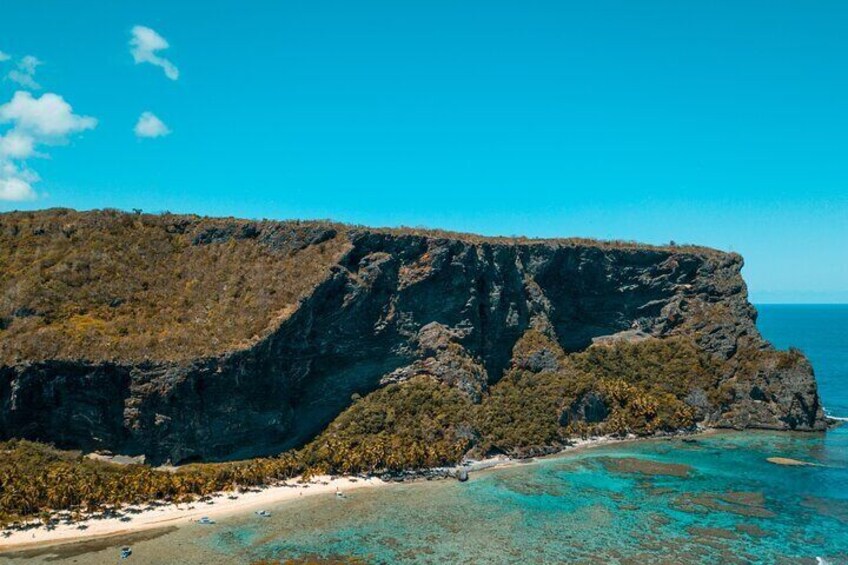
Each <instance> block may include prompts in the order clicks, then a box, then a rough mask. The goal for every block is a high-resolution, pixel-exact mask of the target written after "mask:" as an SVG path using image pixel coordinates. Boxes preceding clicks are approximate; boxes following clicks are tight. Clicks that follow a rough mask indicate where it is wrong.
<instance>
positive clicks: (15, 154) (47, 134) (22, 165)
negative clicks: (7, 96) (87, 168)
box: [0, 91, 97, 201]
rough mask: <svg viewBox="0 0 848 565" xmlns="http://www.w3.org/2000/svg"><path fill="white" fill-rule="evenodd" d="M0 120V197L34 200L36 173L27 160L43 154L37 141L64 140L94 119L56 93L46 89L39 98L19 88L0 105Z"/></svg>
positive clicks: (92, 123)
mask: <svg viewBox="0 0 848 565" xmlns="http://www.w3.org/2000/svg"><path fill="white" fill-rule="evenodd" d="M0 124H8V126H9V127H8V128H7V129H6V131H5V132H2V133H0V200H15V201H21V200H33V199H35V198H36V197H37V194H36V192H35V189H34V188H33V185H34V184H35V183H36V182H38V181H39V180H40V179H39V176H38V174H37V173H36V172H35V171H33V170H31V169H29V168H28V167H27V165H26V160H27V159H30V158H33V157H45V156H46V155H44V154H42V153H39V152H38V151H37V147H38V146H39V145H45V146H51V145H61V144H64V143H67V141H68V137H69V136H71V135H72V134H75V133H79V132H82V131H85V130H89V129H93V128H94V127H96V126H97V120H96V119H95V118H92V117H90V116H81V115H78V114H75V113H74V109H73V108H72V107H71V105H70V104H68V103H67V102H66V101H65V99H64V98H62V97H61V96H59V95H58V94H54V93H52V92H48V93H45V94H43V95H42V96H41V97H40V98H35V97H33V95H32V94H30V93H29V92H24V91H18V92H16V93H15V94H14V96H13V97H12V99H11V100H10V101H9V102H7V103H5V104H3V105H2V106H0Z"/></svg>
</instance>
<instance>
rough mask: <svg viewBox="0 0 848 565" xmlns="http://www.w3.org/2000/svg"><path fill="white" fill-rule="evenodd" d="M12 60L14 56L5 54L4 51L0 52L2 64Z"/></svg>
mask: <svg viewBox="0 0 848 565" xmlns="http://www.w3.org/2000/svg"><path fill="white" fill-rule="evenodd" d="M11 58H12V56H11V55H9V54H8V53H3V52H2V51H0V63H2V62H4V61H8V60H9V59H11Z"/></svg>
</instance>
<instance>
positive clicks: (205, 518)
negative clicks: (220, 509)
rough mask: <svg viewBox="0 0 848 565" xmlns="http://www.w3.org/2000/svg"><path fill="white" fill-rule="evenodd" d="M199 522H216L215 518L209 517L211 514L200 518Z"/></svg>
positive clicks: (205, 523)
mask: <svg viewBox="0 0 848 565" xmlns="http://www.w3.org/2000/svg"><path fill="white" fill-rule="evenodd" d="M197 523H198V524H203V525H204V526H206V525H210V524H214V523H215V520H212V519H211V518H209V516H204V517H202V518H201V519H200V520H198V521H197Z"/></svg>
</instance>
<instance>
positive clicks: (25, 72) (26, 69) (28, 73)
mask: <svg viewBox="0 0 848 565" xmlns="http://www.w3.org/2000/svg"><path fill="white" fill-rule="evenodd" d="M6 57H8V55H6ZM39 65H41V61H39V60H38V59H37V58H36V57H33V56H32V55H27V56H25V57H24V58H23V59H21V60H20V61H18V66H17V68H16V69H13V70H11V71H9V74H7V75H6V78H8V79H9V80H11V81H13V82H16V83H18V84H19V85H21V86H23V87H24V88H29V89H30V90H38V89H40V88H41V85H40V84H38V83H37V82H35V69H36V68H37V67H38V66H39Z"/></svg>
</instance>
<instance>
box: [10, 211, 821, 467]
mask: <svg viewBox="0 0 848 565" xmlns="http://www.w3.org/2000/svg"><path fill="white" fill-rule="evenodd" d="M43 214H49V212H44V213H43ZM82 217H83V218H84V217H85V215H84V214H82ZM0 218H2V222H0V227H3V229H4V233H5V234H6V237H7V239H6V241H7V242H9V244H10V245H13V246H14V245H15V241H16V239H15V238H16V237H18V235H17V233H16V232H15V225H16V221H15V218H14V217H13V216H11V215H2V216H0ZM210 224H211V225H210ZM127 226H128V227H127V228H126V229H128V230H131V229H132V228H131V226H129V224H127ZM169 226H177V227H171V228H169V229H174V230H176V229H178V228H179V229H181V230H183V232H185V235H184V237H186V238H189V239H188V240H189V241H190V242H191V243H192V244H193V245H194V246H195V247H196V249H199V250H201V251H196V250H193V251H192V252H193V253H198V252H202V250H206V249H209V250H212V249H215V248H216V246H217V247H220V246H226V245H231V242H234V241H236V240H238V242H239V244H242V245H251V246H252V245H255V246H271V247H274V246H277V247H276V250H275V251H274V252H279V253H281V255H280V256H281V257H287V258H289V259H287V260H289V263H287V269H289V270H291V269H292V268H294V269H296V268H297V263H292V262H291V257H295V258H296V257H298V255H296V254H297V253H301V252H304V250H305V251H306V252H309V250H310V249H312V248H313V247H315V246H321V245H329V243H328V242H330V243H333V242H337V244H334V245H335V247H334V248H333V249H334V250H336V252H337V254H336V255H332V256H327V255H318V254H317V253H316V254H314V255H309V257H310V259H309V260H310V261H314V257H319V256H320V257H325V258H326V257H329V259H325V260H327V261H328V263H327V266H326V268H324V270H323V271H321V273H323V274H321V275H320V277H318V279H317V280H319V282H317V284H315V285H314V286H313V287H312V288H311V290H309V291H308V292H306V293H304V294H303V295H302V297H301V298H299V299H298V300H297V301H296V302H293V303H292V304H290V305H286V307H285V309H281V310H280V311H270V312H268V321H267V324H268V328H269V329H268V330H267V331H266V332H264V333H263V334H262V335H258V336H249V335H246V336H244V338H245V342H244V345H243V346H241V347H227V348H225V349H223V350H221V351H219V352H217V353H214V354H208V353H204V354H202V355H198V356H197V357H195V358H188V359H176V360H169V359H157V358H155V357H153V358H150V359H145V360H143V361H139V360H137V359H134V358H133V359H130V358H127V359H121V358H116V359H108V360H105V359H104V360H100V359H96V358H95V359H82V358H67V357H61V356H60V357H57V358H48V359H20V358H18V359H6V360H5V361H3V364H2V365H0V437H2V438H8V437H25V438H29V439H36V440H41V441H48V442H54V443H56V444H57V445H59V446H61V447H74V448H81V449H84V450H89V451H90V450H95V449H108V450H109V451H112V452H115V453H125V454H143V455H145V456H146V457H147V461H149V462H153V463H158V462H163V461H166V460H170V461H172V462H174V463H177V462H183V461H190V460H195V459H202V460H220V459H229V458H236V457H247V456H252V455H259V454H269V453H276V452H279V451H280V450H281V449H285V448H288V447H293V446H298V445H301V444H302V443H304V442H305V441H307V440H309V439H310V438H312V437H314V436H315V435H316V434H317V433H319V432H320V431H321V430H322V429H324V427H326V425H327V424H328V423H329V422H330V421H332V419H333V418H334V417H335V416H337V415H338V414H339V413H340V412H341V411H342V410H344V409H345V408H346V407H347V406H349V405H350V403H351V397H352V395H356V394H359V395H363V394H367V393H368V392H370V391H373V390H375V389H376V388H378V387H380V386H382V385H384V384H385V383H387V382H397V381H403V380H406V379H409V378H411V377H414V376H417V375H420V374H427V375H431V376H432V377H433V378H436V379H438V380H440V381H442V382H445V383H447V384H450V385H452V386H456V387H458V388H459V389H460V390H461V391H463V392H464V393H466V394H467V395H468V396H469V397H470V398H471V399H472V400H473V401H475V402H476V401H479V400H480V398H481V396H482V395H484V394H485V392H486V390H487V387H488V386H490V385H491V384H492V383H494V382H496V381H497V380H499V379H500V378H501V376H502V375H503V373H504V370H505V369H506V368H507V367H508V366H509V365H510V363H511V362H512V359H511V356H512V350H513V346H514V345H515V343H516V342H517V341H518V339H519V338H520V337H521V336H522V335H523V334H524V333H525V332H526V331H527V330H528V329H530V328H532V329H535V330H537V331H539V332H542V333H543V334H545V335H547V336H548V337H550V338H551V339H552V340H554V341H555V342H556V343H558V344H559V346H560V347H561V348H562V350H563V351H565V352H566V353H569V352H576V351H581V350H583V349H585V348H587V347H590V346H592V344H593V342H596V343H597V345H594V346H595V347H603V346H604V344H605V343H609V342H614V341H615V340H616V339H628V340H644V339H660V338H665V337H671V336H681V335H682V336H687V337H691V338H692V339H693V340H694V341H695V342H696V343H697V344H698V347H700V348H701V349H702V350H703V351H705V352H707V353H709V354H710V355H712V356H714V357H715V358H716V359H717V360H718V361H719V362H721V363H722V366H723V368H724V376H723V383H724V385H725V386H726V387H727V388H728V389H729V390H731V392H732V394H731V397H732V398H731V400H730V401H729V402H728V404H727V405H726V406H724V407H723V409H722V411H721V412H720V413H713V414H702V416H703V417H704V418H707V419H708V420H709V421H710V423H712V424H715V425H720V426H729V427H739V428H745V427H762V428H774V429H796V430H820V429H823V428H824V427H825V419H824V416H823V413H822V409H821V406H820V402H819V397H818V394H817V390H816V383H815V379H814V377H813V371H812V368H811V366H810V364H809V363H808V362H807V361H806V359H804V358H803V356H801V355H797V356H794V357H791V358H787V356H786V355H782V356H778V355H777V354H776V352H774V350H773V349H771V347H770V345H769V344H768V343H766V342H765V341H764V340H763V339H762V337H761V336H760V334H759V333H758V331H757V329H756V326H755V320H756V311H755V310H754V308H753V307H752V306H751V305H750V304H749V303H748V299H747V292H746V287H745V283H744V281H743V280H742V277H741V275H740V270H741V267H742V258H741V257H740V256H739V255H736V254H733V253H721V252H718V251H714V250H709V249H703V248H691V247H679V248H678V247H666V248H657V247H647V246H638V245H633V244H610V243H598V242H589V241H584V240H551V241H547V240H546V241H533V240H507V239H487V238H479V237H474V236H464V235H456V234H441V233H435V232H434V233H427V232H405V231H401V230H370V229H366V228H348V227H344V226H338V225H333V226H332V228H329V227H327V226H326V225H324V224H318V223H313V224H309V223H298V224H297V226H296V228H297V229H294V228H290V224H288V223H280V222H261V223H236V224H234V223H232V222H227V221H223V220H221V221H220V222H218V223H216V221H214V220H208V219H205V220H203V222H202V224H198V223H197V222H196V221H195V220H193V219H192V220H191V221H189V220H186V221H185V222H184V223H180V222H176V221H174V222H171V223H169ZM130 237H131V236H130ZM109 241H113V240H109ZM45 245H47V243H45ZM250 249H252V248H250ZM261 249H265V248H264V247H263V248H261ZM110 252H113V253H121V249H119V248H115V249H111V250H110ZM170 252H171V251H169V250H168V249H163V250H162V253H170ZM322 253H323V248H322ZM303 256H304V257H306V256H307V255H303ZM57 260H58V261H62V257H58V258H57ZM281 261H282V259H281ZM140 268H143V265H141V266H140ZM322 268H323V267H322ZM290 274H291V273H289V275H290ZM126 276H132V273H126ZM19 283H20V281H19V280H16V278H15V275H14V274H7V275H6V276H5V278H4V279H3V285H4V287H3V288H0V292H3V293H4V296H5V297H6V298H5V301H4V302H3V303H2V306H3V308H2V310H0V318H2V320H3V326H0V327H2V329H0V340H3V339H11V338H8V335H11V334H12V333H13V332H11V331H10V329H14V328H13V327H12V326H13V325H14V324H18V323H25V322H21V321H20V320H21V319H22V318H21V317H16V315H15V314H14V313H15V312H26V311H27V308H30V306H31V305H30V304H26V303H16V301H15V298H14V297H15V296H18V295H20V296H28V297H30V296H33V295H35V296H37V294H38V293H37V292H34V293H33V292H30V293H23V294H21V293H19V292H17V291H16V290H15V288H16V286H15V285H17V284H19ZM85 284H88V285H91V290H92V292H95V291H96V290H97V287H98V285H103V284H105V281H88V282H86V283H85ZM103 296H104V298H103V300H104V301H105V300H106V299H107V298H108V300H132V298H131V297H129V298H126V297H120V296H112V295H107V294H106V293H103ZM251 299H252V296H250V295H241V296H237V297H236V298H234V300H244V301H249V300H251ZM7 311H8V315H7V314H6V312H7ZM213 329H214V328H213ZM153 333H155V332H153ZM15 335H17V334H15ZM27 335H28V336H29V337H28V339H38V337H37V336H38V333H37V332H36V333H31V334H27ZM4 336H5V337H4ZM32 336H35V337H32ZM213 336H214V334H213ZM116 339H118V340H120V339H121V338H120V337H117V338H116ZM163 339H167V338H163ZM44 346H45V347H48V344H44ZM159 347H160V348H161V347H167V343H164V344H161V343H160V344H159ZM752 352H753V353H752ZM743 359H744V360H743ZM787 359H788V360H787ZM520 362H521V363H525V364H526V368H527V369H528V370H531V371H533V372H543V371H546V370H556V368H557V367H556V364H557V358H556V355H553V354H546V353H545V352H543V351H541V352H537V353H535V354H532V355H530V356H528V357H527V358H526V359H523V360H520ZM698 400H699V399H698V398H697V394H695V395H694V396H693V398H692V402H693V405H695V404H697V403H698ZM567 414H568V415H567V416H565V417H566V418H598V417H603V409H602V406H600V405H599V404H598V402H596V401H593V400H592V399H584V401H583V402H582V403H580V404H578V405H574V406H572V407H569V410H568V412H567Z"/></svg>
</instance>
